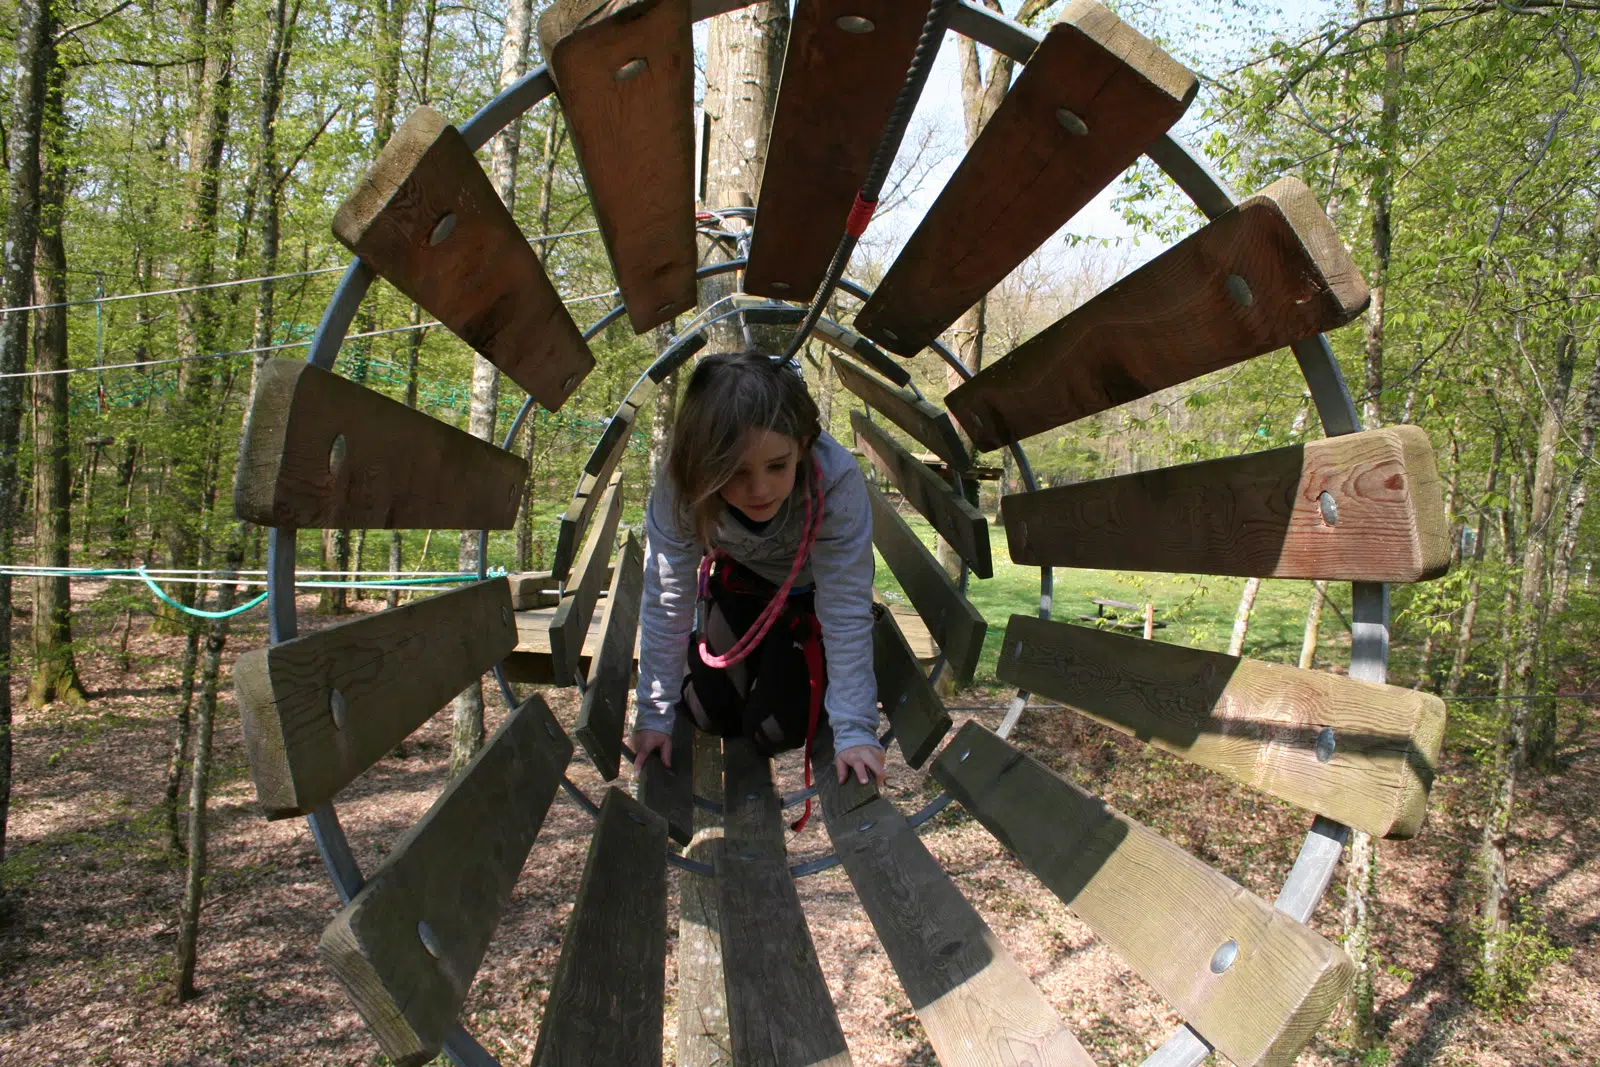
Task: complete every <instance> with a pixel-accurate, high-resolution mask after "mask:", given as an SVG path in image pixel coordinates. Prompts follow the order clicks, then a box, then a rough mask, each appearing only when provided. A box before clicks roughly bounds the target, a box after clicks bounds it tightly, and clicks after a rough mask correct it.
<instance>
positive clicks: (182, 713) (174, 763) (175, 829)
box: [162, 596, 205, 856]
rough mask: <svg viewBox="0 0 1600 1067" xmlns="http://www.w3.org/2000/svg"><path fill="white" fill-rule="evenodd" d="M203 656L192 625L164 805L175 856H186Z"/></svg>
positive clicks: (180, 676) (181, 674)
mask: <svg viewBox="0 0 1600 1067" xmlns="http://www.w3.org/2000/svg"><path fill="white" fill-rule="evenodd" d="M204 599H205V598H204V597H203V596H202V597H201V598H199V600H198V601H197V603H204ZM199 659H200V628H199V626H196V625H191V626H190V627H189V633H188V636H187V638H186V639H185V641H184V643H183V661H182V663H181V664H179V667H178V713H177V715H176V716H175V719H176V721H175V722H174V724H173V732H172V755H171V756H170V757H169V758H168V760H167V789H166V792H165V794H164V795H163V796H162V808H163V810H165V812H166V814H167V847H168V848H169V849H170V850H171V852H172V854H173V855H175V856H181V855H183V837H182V835H181V834H180V833H179V829H180V827H179V823H180V822H181V820H180V818H179V812H178V793H179V790H180V789H181V787H182V785H183V765H184V764H185V763H187V762H188V761H189V734H190V730H189V712H190V711H191V710H193V708H194V672H195V666H196V664H197V663H198V662H199Z"/></svg>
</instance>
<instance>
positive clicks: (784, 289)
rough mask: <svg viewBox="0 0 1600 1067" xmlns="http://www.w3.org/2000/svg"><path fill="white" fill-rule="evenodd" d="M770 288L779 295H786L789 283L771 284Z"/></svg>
mask: <svg viewBox="0 0 1600 1067" xmlns="http://www.w3.org/2000/svg"><path fill="white" fill-rule="evenodd" d="M772 287H773V288H774V289H776V290H778V292H780V293H787V292H788V291H789V283H788V282H773V283H772Z"/></svg>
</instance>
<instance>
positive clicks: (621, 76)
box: [611, 57, 650, 82]
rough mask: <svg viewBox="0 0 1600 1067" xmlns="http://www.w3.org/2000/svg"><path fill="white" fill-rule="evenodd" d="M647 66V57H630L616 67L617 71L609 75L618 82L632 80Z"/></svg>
mask: <svg viewBox="0 0 1600 1067" xmlns="http://www.w3.org/2000/svg"><path fill="white" fill-rule="evenodd" d="M649 66H650V61H649V60H648V59H644V58H642V57H641V58H639V59H630V60H628V61H627V62H626V63H624V64H622V66H620V67H618V68H617V72H616V73H615V74H613V75H611V77H612V78H614V79H615V80H617V81H619V82H627V81H632V80H633V79H635V78H637V77H638V76H639V75H641V74H643V73H644V72H645V70H646V69H647V68H648V67H649Z"/></svg>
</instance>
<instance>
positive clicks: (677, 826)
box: [639, 715, 694, 846]
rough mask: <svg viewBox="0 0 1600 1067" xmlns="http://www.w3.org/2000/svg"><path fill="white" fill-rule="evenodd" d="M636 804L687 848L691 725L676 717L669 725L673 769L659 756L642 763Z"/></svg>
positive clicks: (690, 818)
mask: <svg viewBox="0 0 1600 1067" xmlns="http://www.w3.org/2000/svg"><path fill="white" fill-rule="evenodd" d="M639 801H640V803H642V804H643V805H644V806H645V807H647V808H649V809H650V810H651V811H653V812H656V813H657V814H659V815H660V816H661V817H662V818H664V819H666V820H667V830H668V831H669V832H670V833H671V834H672V839H673V840H674V841H676V842H678V844H680V845H685V846H687V845H688V844H689V841H690V839H691V838H692V837H693V836H694V722H693V721H692V720H690V718H689V716H687V715H679V716H678V717H677V718H676V719H674V720H673V723H672V766H671V767H668V766H666V765H665V764H663V763H662V762H661V757H660V756H659V755H652V756H651V757H650V758H649V759H648V760H646V761H645V764H644V771H643V773H642V774H641V775H640V776H639Z"/></svg>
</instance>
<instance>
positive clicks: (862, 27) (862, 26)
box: [833, 15, 878, 33]
mask: <svg viewBox="0 0 1600 1067" xmlns="http://www.w3.org/2000/svg"><path fill="white" fill-rule="evenodd" d="M833 24H834V25H835V26H837V27H839V28H840V29H841V30H843V31H844V32H845V33H871V32H872V31H873V30H875V29H877V28H878V27H877V24H876V23H874V22H873V21H872V20H871V19H864V18H862V17H861V16H860V15H840V16H839V17H838V18H837V19H835V20H834V21H833Z"/></svg>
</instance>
